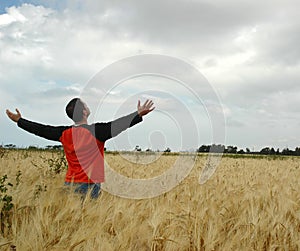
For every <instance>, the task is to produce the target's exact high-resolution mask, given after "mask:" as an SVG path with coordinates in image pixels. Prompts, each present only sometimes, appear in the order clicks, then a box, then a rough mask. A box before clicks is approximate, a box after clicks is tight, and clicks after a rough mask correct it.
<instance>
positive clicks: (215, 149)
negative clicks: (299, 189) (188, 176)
mask: <svg viewBox="0 0 300 251" xmlns="http://www.w3.org/2000/svg"><path fill="white" fill-rule="evenodd" d="M0 148H7V149H19V148H18V147H17V146H16V145H14V144H6V145H0ZM27 149H28V150H41V149H44V150H45V149H48V150H62V149H63V148H62V145H48V146H46V147H44V148H40V147H38V146H29V147H27ZM104 150H105V151H106V150H107V149H106V148H105V149H104ZM133 151H137V152H140V151H143V150H142V148H141V147H139V146H138V145H137V146H136V147H135V148H134V149H133ZM145 151H146V152H154V151H153V150H152V149H150V148H147V149H146V150H145ZM160 151H161V150H156V152H160ZM161 152H166V153H168V152H172V150H171V148H170V147H167V148H166V149H164V150H162V151H161ZM196 152H198V153H226V154H258V155H259V154H261V155H290V156H300V147H296V148H295V149H294V150H291V149H289V148H284V149H282V150H280V149H279V148H277V149H276V150H275V149H274V148H273V147H264V148H262V149H261V150H260V151H251V150H250V148H246V149H245V150H244V149H238V147H237V146H225V145H221V144H219V145H217V144H212V145H202V146H200V147H199V148H198V149H196Z"/></svg>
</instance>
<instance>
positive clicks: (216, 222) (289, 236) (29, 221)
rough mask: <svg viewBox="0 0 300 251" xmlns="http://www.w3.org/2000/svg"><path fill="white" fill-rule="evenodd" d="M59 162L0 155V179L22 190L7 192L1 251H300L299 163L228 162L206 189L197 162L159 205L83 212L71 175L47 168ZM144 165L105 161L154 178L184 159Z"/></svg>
mask: <svg viewBox="0 0 300 251" xmlns="http://www.w3.org/2000/svg"><path fill="white" fill-rule="evenodd" d="M56 154H58V153H55V152H46V151H21V150H18V151H6V152H5V153H4V154H2V155H1V158H0V176H2V175H4V174H7V176H8V180H9V181H10V182H11V183H13V184H14V186H13V187H9V190H8V191H7V194H9V195H11V196H12V198H13V203H14V207H13V209H12V210H11V211H10V212H8V214H7V215H6V218H4V217H2V218H1V221H2V222H1V225H3V229H2V233H1V234H2V237H0V249H1V250H12V249H14V246H15V247H16V250H22V251H23V250H104V251H107V250H141V251H143V250H168V251H174V250H201V251H202V250H222V251H223V250H225V251H227V250H300V196H299V191H300V182H299V178H300V169H299V165H300V162H299V160H300V159H299V158H296V157H287V158H260V159H256V158H231V157H228V156H226V157H223V158H222V161H221V163H220V165H219V167H218V169H217V172H216V173H215V174H214V175H213V177H212V178H211V179H210V180H209V181H207V182H206V183H205V184H204V185H199V183H198V181H199V176H200V174H201V171H202V169H203V166H204V165H205V162H206V156H205V155H199V156H198V157H197V161H196V164H195V166H194V168H193V170H192V172H191V173H190V174H189V175H188V177H187V178H186V179H184V180H183V181H182V182H181V183H180V184H179V185H178V186H176V187H175V188H174V189H172V190H171V191H170V192H168V193H165V194H162V195H161V196H158V197H155V198H149V199H140V200H135V199H125V198H120V197H118V196H114V195H111V194H109V193H107V192H105V191H103V192H102V193H101V195H100V198H99V199H98V200H96V201H90V200H85V201H84V202H83V203H81V200H80V198H78V197H77V196H76V195H74V194H69V193H67V192H65V191H64V190H63V180H64V172H62V173H59V174H55V173H53V172H52V171H51V170H50V168H49V165H48V164H47V159H49V158H55V157H56ZM146 157H147V156H146V155H143V154H140V155H134V157H133V158H137V159H136V161H134V159H133V161H127V160H126V159H124V158H123V157H122V156H121V155H119V154H106V161H107V163H108V164H109V165H110V166H111V167H113V168H114V169H115V170H116V171H117V172H119V173H121V174H123V175H125V176H128V177H132V178H150V177H154V176H156V175H158V174H161V173H162V172H163V171H165V170H166V169H168V168H169V167H170V166H172V164H173V163H174V161H175V160H176V158H178V156H176V155H162V156H159V158H157V160H155V161H154V162H153V163H148V164H145V165H142V164H140V163H139V160H140V158H146ZM148 158H149V156H148ZM134 162H135V163H134ZM18 170H20V171H21V172H22V175H21V181H20V184H19V185H16V181H15V178H16V175H17V172H18ZM2 204H3V203H2ZM2 204H0V205H1V206H0V209H1V207H2ZM2 216H3V215H2ZM4 221H5V222H4ZM4 228H5V229H4Z"/></svg>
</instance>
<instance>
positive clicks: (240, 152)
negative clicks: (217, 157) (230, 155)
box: [237, 149, 245, 154]
mask: <svg viewBox="0 0 300 251" xmlns="http://www.w3.org/2000/svg"><path fill="white" fill-rule="evenodd" d="M237 153H238V154H245V151H244V150H243V149H241V150H239V151H238V152H237Z"/></svg>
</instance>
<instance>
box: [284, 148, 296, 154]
mask: <svg viewBox="0 0 300 251" xmlns="http://www.w3.org/2000/svg"><path fill="white" fill-rule="evenodd" d="M293 153H294V152H293V151H292V150H290V149H288V148H284V149H283V150H282V155H293Z"/></svg>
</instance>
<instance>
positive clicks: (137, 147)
mask: <svg viewBox="0 0 300 251" xmlns="http://www.w3.org/2000/svg"><path fill="white" fill-rule="evenodd" d="M134 150H135V151H137V152H140V151H142V148H140V146H138V145H136V146H135V148H134Z"/></svg>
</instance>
